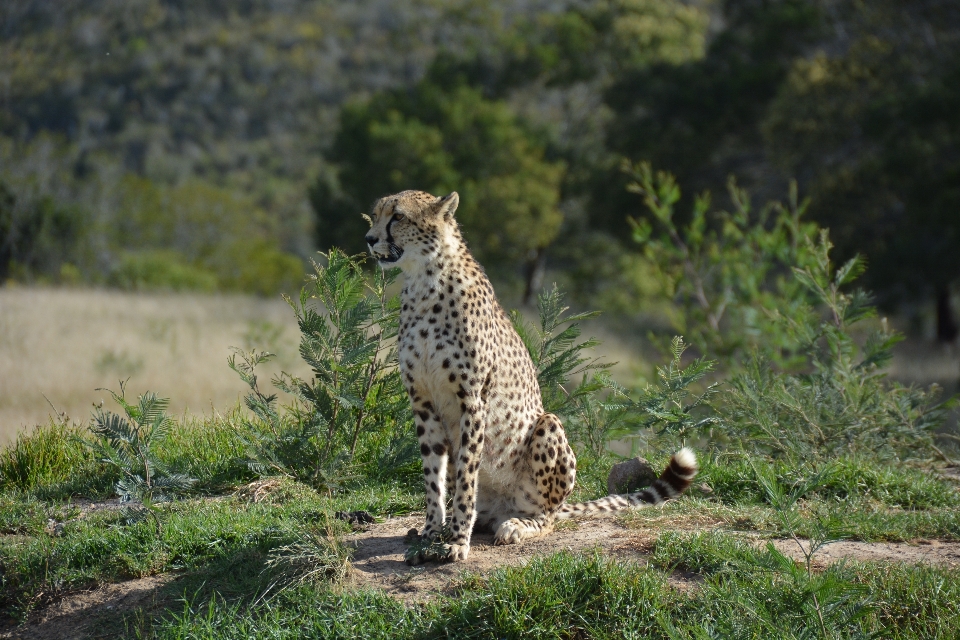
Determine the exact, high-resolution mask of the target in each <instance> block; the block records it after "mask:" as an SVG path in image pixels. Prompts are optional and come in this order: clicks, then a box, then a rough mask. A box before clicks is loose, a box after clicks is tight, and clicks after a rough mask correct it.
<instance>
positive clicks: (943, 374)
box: [0, 287, 960, 455]
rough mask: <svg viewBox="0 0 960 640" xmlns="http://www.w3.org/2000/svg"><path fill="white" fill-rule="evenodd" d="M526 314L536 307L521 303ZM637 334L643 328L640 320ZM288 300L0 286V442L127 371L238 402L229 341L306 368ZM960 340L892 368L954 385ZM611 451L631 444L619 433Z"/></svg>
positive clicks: (226, 403)
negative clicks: (527, 307) (619, 439)
mask: <svg viewBox="0 0 960 640" xmlns="http://www.w3.org/2000/svg"><path fill="white" fill-rule="evenodd" d="M527 316H528V319H530V320H531V321H532V320H534V317H535V316H534V313H533V312H531V311H530V310H528V313H527ZM583 332H584V336H590V335H596V336H597V337H598V338H600V339H601V340H602V343H601V345H600V346H599V347H598V349H597V350H596V355H599V356H600V357H601V358H603V359H604V360H606V361H608V362H609V361H619V362H618V364H617V365H616V366H615V367H614V368H613V370H612V373H613V376H614V378H616V379H617V380H619V381H620V382H621V383H624V384H627V385H631V384H635V383H636V382H638V379H639V378H641V377H642V376H643V375H649V374H650V370H651V367H650V364H649V362H645V361H644V359H643V357H642V356H641V354H640V348H639V343H638V341H637V340H636V339H635V336H632V335H623V334H622V333H620V332H619V331H616V330H613V329H612V328H611V327H610V326H606V324H605V323H604V322H603V319H601V320H600V321H589V322H587V323H585V325H584V326H583ZM637 332H639V333H643V329H639V328H638V329H637ZM298 339H299V334H298V331H297V327H296V323H295V321H294V316H293V312H292V310H291V309H290V308H289V307H288V306H287V305H286V303H284V302H283V301H282V300H281V299H280V298H279V296H278V297H276V298H274V299H269V300H265V299H262V298H255V297H251V296H240V295H212V296H210V295H195V294H174V293H170V294H136V293H123V292H117V291H103V290H90V289H55V288H43V289H37V288H28V287H7V288H2V287H0V446H2V445H3V444H5V443H6V442H9V441H10V440H11V439H13V438H14V437H15V435H16V433H17V432H19V431H21V430H22V429H29V428H32V427H33V426H34V425H36V424H40V423H44V422H46V421H47V417H48V415H49V414H51V413H52V409H51V407H50V405H49V404H48V403H47V400H46V399H45V398H44V396H46V398H49V399H50V402H52V403H53V404H54V406H56V408H57V409H58V410H60V411H64V412H66V413H67V415H69V416H70V417H71V418H72V419H73V420H76V421H81V422H83V421H86V420H87V419H88V418H89V416H90V411H91V405H92V404H93V403H96V402H100V401H101V400H103V401H104V402H107V403H109V402H110V399H109V395H108V394H106V393H105V392H103V391H97V390H96V389H97V388H98V387H106V388H110V389H114V390H119V385H118V381H119V380H122V379H126V378H129V386H128V390H129V392H130V393H131V394H132V395H136V394H138V393H142V392H143V391H147V390H149V391H154V392H156V393H158V394H160V395H162V396H164V397H169V398H170V399H171V409H172V412H174V413H176V414H180V413H183V412H189V413H191V414H194V415H198V414H199V415H203V414H210V413H211V412H212V411H213V410H220V411H222V410H223V409H225V408H228V407H231V406H233V405H234V404H235V403H236V402H237V401H238V400H239V398H240V397H241V396H242V394H243V393H244V390H245V387H244V385H243V383H242V382H241V381H240V379H239V378H238V377H237V376H236V374H235V373H234V372H233V371H231V370H230V369H229V368H228V367H227V356H229V355H230V347H232V346H236V347H243V348H250V347H257V348H259V349H266V350H268V351H272V352H274V353H276V354H277V355H278V357H277V358H276V359H275V360H274V361H273V362H271V363H268V365H265V366H264V367H263V371H262V374H263V375H261V377H260V379H261V380H262V381H263V384H264V386H266V387H268V388H269V387H270V383H269V379H270V378H271V377H272V375H273V374H274V373H276V372H278V371H280V370H284V371H289V372H291V373H294V374H298V375H303V374H305V373H306V372H307V370H306V365H304V364H303V362H302V361H301V360H300V356H299V354H298V353H297V342H298ZM958 355H960V353H958V352H957V350H956V349H955V348H954V349H951V348H946V347H942V346H937V345H933V344H929V343H927V342H925V341H923V340H920V339H911V340H908V341H906V342H904V343H903V344H901V345H898V347H897V355H896V357H895V358H894V360H893V363H892V366H891V368H890V374H891V377H892V378H893V379H896V380H900V381H902V382H907V383H911V382H914V383H918V384H922V385H927V384H930V383H932V382H939V383H940V384H943V385H944V386H946V387H947V391H948V393H949V392H954V391H956V390H957V378H958V373H960V365H958ZM621 448H622V449H623V450H622V451H621V450H619V449H618V453H622V454H624V455H627V454H629V453H630V450H629V443H626V442H625V443H623V447H621Z"/></svg>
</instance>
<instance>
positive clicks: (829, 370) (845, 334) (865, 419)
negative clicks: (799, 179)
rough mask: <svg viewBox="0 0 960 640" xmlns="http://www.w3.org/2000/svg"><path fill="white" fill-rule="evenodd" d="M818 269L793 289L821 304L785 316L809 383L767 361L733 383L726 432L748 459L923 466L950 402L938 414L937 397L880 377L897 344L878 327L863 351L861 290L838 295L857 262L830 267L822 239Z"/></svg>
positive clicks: (799, 274)
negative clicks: (888, 461)
mask: <svg viewBox="0 0 960 640" xmlns="http://www.w3.org/2000/svg"><path fill="white" fill-rule="evenodd" d="M807 243H808V253H809V255H810V256H812V258H813V260H812V261H811V263H810V264H808V265H807V266H805V267H804V268H802V269H800V268H794V276H795V278H796V281H797V282H798V283H799V284H800V285H802V286H803V287H804V288H805V289H806V290H807V293H808V295H809V296H811V298H812V299H814V300H816V301H817V302H818V303H819V304H818V305H817V306H816V307H814V306H797V307H796V308H794V309H793V310H792V311H791V313H790V315H788V316H780V318H779V319H780V321H781V322H782V324H783V326H784V327H785V329H786V331H787V333H788V335H789V336H790V337H791V339H792V340H793V341H795V343H796V344H797V351H798V352H799V353H800V354H802V355H803V357H804V358H805V360H806V364H807V367H808V369H809V372H808V373H802V374H788V373H780V372H777V371H776V369H775V368H773V367H771V366H770V364H769V363H768V362H767V361H766V360H764V358H763V357H761V356H759V355H758V356H755V357H754V358H753V359H752V360H751V361H750V363H749V365H748V366H747V368H746V369H745V370H744V371H743V372H741V373H739V374H737V375H736V376H734V377H733V378H732V379H731V380H730V393H729V394H728V395H727V397H726V406H725V409H724V412H725V413H726V416H725V418H724V423H725V424H726V425H728V429H727V436H729V437H732V438H733V439H734V440H736V442H737V444H738V445H739V446H742V447H745V448H746V449H748V450H754V451H761V452H765V453H769V454H772V455H776V456H784V455H785V456H791V457H794V458H799V459H804V458H805V459H811V458H829V457H832V456H836V455H838V454H840V453H841V452H847V453H854V454H858V453H859V454H864V455H869V456H879V457H892V458H894V459H901V460H903V459H909V458H914V457H921V458H923V457H927V456H929V452H930V451H931V450H932V444H933V433H934V430H935V429H937V428H938V427H939V426H940V425H942V424H943V421H944V418H945V415H946V411H947V410H949V409H950V407H951V406H952V401H950V402H947V403H942V404H938V402H937V398H938V396H939V389H938V388H937V387H932V388H931V389H930V390H927V391H924V390H922V389H916V388H913V387H903V386H901V385H899V384H895V383H894V384H889V383H887V382H886V381H885V380H884V374H883V373H882V367H883V366H884V365H886V364H887V363H888V362H889V361H890V358H891V357H892V354H891V348H892V347H893V345H894V344H896V343H897V342H898V341H899V340H900V337H899V336H898V335H897V334H896V333H894V332H892V331H890V330H889V329H888V328H887V326H886V324H885V323H883V322H881V323H879V326H878V327H876V328H875V329H874V330H872V331H871V332H870V333H869V334H868V335H867V336H866V339H865V340H864V341H863V344H862V346H861V345H860V344H858V342H857V339H856V333H857V332H858V330H859V327H857V325H858V324H860V323H863V322H864V321H866V320H867V319H869V318H871V317H872V316H873V315H874V314H875V309H874V308H873V307H872V306H871V304H870V302H871V300H870V297H869V295H867V294H866V293H865V292H863V291H861V290H855V291H854V292H852V293H845V292H843V291H842V290H841V288H842V287H843V286H844V285H846V284H848V283H849V282H851V281H852V280H854V279H855V278H856V277H857V276H858V275H859V274H860V273H862V271H863V263H862V261H861V260H860V259H859V258H856V257H855V258H852V259H851V260H850V261H848V262H847V263H845V264H844V265H842V266H841V267H839V268H834V267H833V265H832V264H831V262H830V257H829V252H830V248H831V244H830V242H829V240H828V238H827V233H826V231H822V232H821V234H820V238H819V241H818V242H817V243H816V244H814V242H813V241H811V240H807Z"/></svg>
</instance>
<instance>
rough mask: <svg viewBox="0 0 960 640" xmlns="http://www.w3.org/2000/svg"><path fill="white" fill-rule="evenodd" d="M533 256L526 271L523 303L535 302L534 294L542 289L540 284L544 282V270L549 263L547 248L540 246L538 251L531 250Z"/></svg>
mask: <svg viewBox="0 0 960 640" xmlns="http://www.w3.org/2000/svg"><path fill="white" fill-rule="evenodd" d="M530 253H531V254H532V257H531V258H530V260H529V261H528V262H527V265H526V268H525V269H524V271H526V273H525V274H524V275H526V286H525V287H524V289H523V304H524V305H530V304H533V299H534V296H536V295H537V292H538V291H540V285H541V284H543V272H544V269H545V267H546V264H547V249H546V248H545V247H539V248H537V249H536V251H531V252H530Z"/></svg>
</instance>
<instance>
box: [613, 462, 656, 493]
mask: <svg viewBox="0 0 960 640" xmlns="http://www.w3.org/2000/svg"><path fill="white" fill-rule="evenodd" d="M656 479H657V473H656V472H655V471H654V470H653V467H651V466H650V463H649V462H647V461H646V460H644V459H643V458H639V457H637V458H633V459H632V460H625V461H623V462H618V463H617V464H615V465H613V468H612V469H610V475H609V476H607V491H609V492H610V494H611V495H612V494H617V493H630V492H633V491H637V490H639V489H645V488H646V487H649V486H650V485H651V484H653V481H654V480H656Z"/></svg>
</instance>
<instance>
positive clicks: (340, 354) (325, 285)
mask: <svg viewBox="0 0 960 640" xmlns="http://www.w3.org/2000/svg"><path fill="white" fill-rule="evenodd" d="M326 257H327V264H326V265H320V264H318V263H314V273H313V274H312V275H311V276H310V277H309V284H308V285H307V286H305V287H303V289H302V290H301V292H300V296H299V299H297V300H292V299H290V298H287V301H288V302H289V303H290V306H291V307H292V308H293V311H294V313H295V314H296V317H297V323H298V325H299V327H300V331H301V338H300V354H301V356H302V357H303V359H304V360H305V361H306V363H307V364H308V365H309V366H310V369H311V370H312V376H311V377H309V378H305V379H304V378H299V377H296V376H291V375H289V374H286V373H284V374H282V375H281V376H280V377H279V378H275V379H274V381H273V382H274V385H275V386H276V387H277V388H278V389H280V390H282V391H285V392H287V393H289V394H291V395H292V396H293V397H294V398H295V404H293V405H291V406H289V407H286V410H284V411H280V410H279V409H278V407H277V396H276V394H271V395H267V394H265V393H264V392H263V391H261V389H260V387H259V384H258V381H257V376H256V367H257V365H259V364H260V363H262V362H264V361H265V360H267V359H269V358H270V357H271V356H272V354H267V353H258V352H256V351H255V350H254V351H251V352H249V353H246V352H243V351H241V350H236V351H235V353H234V355H233V356H231V358H230V360H229V364H230V367H231V368H232V369H233V370H234V371H236V372H237V373H238V374H239V375H240V377H241V379H243V381H244V382H246V383H247V385H248V386H249V387H250V393H248V394H247V396H246V398H245V399H244V400H245V403H246V405H247V407H248V408H249V409H250V410H251V411H252V412H253V413H254V416H255V419H254V420H252V421H248V422H247V431H246V438H247V445H248V458H249V461H250V465H251V468H252V469H253V470H254V471H256V472H257V473H261V474H267V475H270V474H274V475H275V474H282V475H288V476H291V477H294V478H296V479H298V480H300V481H302V482H305V483H307V484H311V485H313V486H315V487H317V488H324V489H327V490H332V489H336V488H341V487H342V486H343V483H344V482H345V481H346V480H348V479H349V478H350V476H351V474H352V471H351V469H353V468H355V467H357V466H361V467H363V468H364V469H365V470H366V471H368V472H369V473H371V475H375V474H377V473H383V472H386V473H389V472H391V471H398V470H400V469H403V468H404V467H409V466H413V465H414V464H416V462H417V461H419V458H418V455H417V451H418V448H417V446H416V438H415V436H414V431H413V414H412V412H411V409H410V401H409V399H408V398H407V394H406V390H405V389H404V387H403V384H402V382H401V379H400V374H399V371H398V367H397V356H396V347H395V344H396V343H395V339H396V335H397V330H398V318H399V310H400V303H399V298H397V297H396V296H395V297H393V298H388V297H387V294H386V290H387V287H389V286H390V284H391V283H392V282H393V281H394V279H395V278H396V275H397V272H396V271H393V272H384V271H382V270H379V269H377V270H376V271H375V272H374V276H373V278H372V281H371V280H368V279H367V277H366V276H365V274H364V272H363V270H362V269H361V266H360V260H358V259H357V258H354V257H350V256H347V255H345V254H344V253H342V252H341V251H339V250H337V249H331V250H330V253H329V254H327V256H326ZM312 300H315V301H316V302H312Z"/></svg>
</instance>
